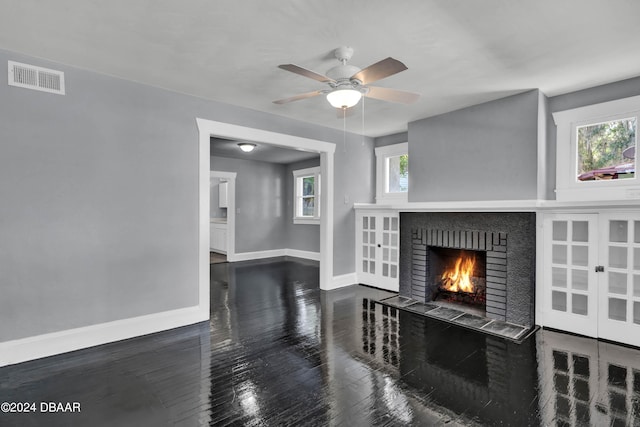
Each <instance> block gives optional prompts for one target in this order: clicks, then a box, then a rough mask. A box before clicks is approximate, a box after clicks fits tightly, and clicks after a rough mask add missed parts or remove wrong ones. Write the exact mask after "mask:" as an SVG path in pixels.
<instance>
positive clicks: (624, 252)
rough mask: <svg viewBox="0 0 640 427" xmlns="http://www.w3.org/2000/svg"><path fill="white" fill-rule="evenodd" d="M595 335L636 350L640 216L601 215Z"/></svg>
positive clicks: (638, 339)
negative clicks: (596, 329) (596, 326)
mask: <svg viewBox="0 0 640 427" xmlns="http://www.w3.org/2000/svg"><path fill="white" fill-rule="evenodd" d="M600 223H601V237H602V239H601V244H600V260H601V262H602V263H603V265H604V271H603V272H601V273H600V274H599V277H600V285H599V287H598V289H599V292H600V294H599V298H598V299H599V307H598V313H599V322H598V334H599V336H600V337H602V338H606V339H610V340H613V341H619V342H624V343H627V344H631V345H636V346H640V215H638V213H622V214H609V213H607V214H603V215H601V218H600Z"/></svg>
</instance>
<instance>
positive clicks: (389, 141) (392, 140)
mask: <svg viewBox="0 0 640 427" xmlns="http://www.w3.org/2000/svg"><path fill="white" fill-rule="evenodd" d="M407 141H409V132H400V133H394V134H391V135H385V136H379V137H377V138H376V139H374V140H373V142H374V145H375V146H376V147H384V146H386V145H393V144H400V143H402V142H407Z"/></svg>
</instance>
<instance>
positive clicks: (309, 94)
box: [273, 90, 322, 104]
mask: <svg viewBox="0 0 640 427" xmlns="http://www.w3.org/2000/svg"><path fill="white" fill-rule="evenodd" d="M320 94H322V91H321V90H314V91H313V92H307V93H301V94H300V95H295V96H292V97H289V98H284V99H278V100H277V101H273V103H274V104H286V103H288V102H293V101H299V100H301V99H307V98H311V97H314V96H318V95H320Z"/></svg>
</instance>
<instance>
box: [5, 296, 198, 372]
mask: <svg viewBox="0 0 640 427" xmlns="http://www.w3.org/2000/svg"><path fill="white" fill-rule="evenodd" d="M205 311H206V312H205ZM208 319H209V312H208V310H203V309H201V308H200V307H188V308H181V309H177V310H171V311H165V312H162V313H155V314H149V315H146V316H140V317H133V318H130V319H122V320H115V321H113V322H107V323H100V324H98V325H91V326H84V327H81V328H75V329H68V330H65V331H60V332H52V333H50V334H43V335H37V336H33V337H28V338H21V339H17V340H13V341H6V342H3V343H0V366H6V365H13V364H16V363H21V362H26V361H29V360H35V359H40V358H43V357H48V356H53V355H56V354H61V353H67V352H70V351H74V350H80V349H83V348H87V347H93V346H96V345H101V344H106V343H110V342H114V341H120V340H125V339H128V338H133V337H137V336H142V335H148V334H152V333H155V332H160V331H165V330H168V329H173V328H178V327H180V326H187V325H192V324H194V323H198V322H203V321H205V320H208Z"/></svg>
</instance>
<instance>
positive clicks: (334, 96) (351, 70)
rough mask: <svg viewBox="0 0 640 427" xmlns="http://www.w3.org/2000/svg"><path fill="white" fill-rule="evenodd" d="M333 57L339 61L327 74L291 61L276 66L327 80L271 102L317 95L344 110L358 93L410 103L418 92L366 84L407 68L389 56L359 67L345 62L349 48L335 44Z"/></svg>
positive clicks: (416, 98) (349, 55)
mask: <svg viewBox="0 0 640 427" xmlns="http://www.w3.org/2000/svg"><path fill="white" fill-rule="evenodd" d="M334 55H335V57H336V58H337V59H338V61H340V65H337V66H335V67H333V68H331V69H330V70H329V71H327V75H326V76H325V75H322V74H318V73H316V72H315V71H311V70H307V69H306V68H302V67H300V66H298V65H295V64H282V65H278V67H279V68H282V69H283V70H287V71H290V72H292V73H296V74H299V75H301V76H304V77H308V78H310V79H313V80H317V81H319V82H322V83H327V85H328V86H329V87H328V88H326V89H320V90H316V91H313V92H307V93H302V94H300V95H295V96H292V97H290V98H284V99H279V100H277V101H273V102H274V104H286V103H289V102H293V101H299V100H301V99H307V98H311V97H314V96H318V95H326V96H327V101H329V103H330V104H331V105H332V106H333V107H335V108H339V109H343V110H346V109H347V108H351V107H353V106H354V105H356V104H357V103H358V102H359V101H360V98H361V97H362V96H365V97H367V98H374V99H380V100H382V101H390V102H397V103H401V104H411V103H414V102H416V101H417V100H418V98H419V97H420V95H419V94H417V93H413V92H406V91H402V90H396V89H389V88H385V87H378V86H369V84H370V83H374V82H376V81H378V80H381V79H384V78H385V77H389V76H392V75H394V74H397V73H399V72H401V71H404V70H406V69H407V67H406V65H404V64H403V63H402V62H400V61H398V60H397V59H393V58H391V57H389V58H386V59H383V60H382V61H379V62H376V63H375V64H372V65H370V66H368V67H367V68H365V69H363V70H361V69H360V68H358V67H355V66H353V65H347V61H348V60H349V59H351V56H352V55H353V49H352V48H350V47H339V48H337V49H336V50H335V51H334Z"/></svg>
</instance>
